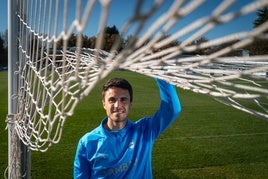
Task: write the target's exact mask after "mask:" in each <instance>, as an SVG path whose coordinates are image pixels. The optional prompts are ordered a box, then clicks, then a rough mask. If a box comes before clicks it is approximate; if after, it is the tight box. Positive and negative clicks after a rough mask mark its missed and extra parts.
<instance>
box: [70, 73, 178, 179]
mask: <svg viewBox="0 0 268 179" xmlns="http://www.w3.org/2000/svg"><path fill="white" fill-rule="evenodd" d="M156 82H157V84H158V88H159V90H160V97H161V104H160V108H159V109H158V110H157V111H156V113H155V114H154V115H153V116H151V117H144V118H142V119H140V120H138V121H136V122H134V123H133V122H131V121H130V120H129V119H128V113H129V111H130V108H131V106H132V99H133V92H132V87H131V85H130V84H129V82H128V81H126V80H124V79H121V78H113V79H110V80H108V81H107V82H106V83H105V84H104V86H103V90H102V103H103V107H104V109H105V110H106V114H107V117H106V118H104V119H103V120H102V122H101V124H100V126H99V127H97V128H96V129H94V130H93V131H91V132H89V133H87V134H85V135H84V136H83V137H82V138H81V139H80V141H79V143H78V146H77V151H76V155H75V160H74V178H146V179H147V178H152V166H151V160H152V147H153V143H154V141H155V140H156V138H157V137H158V136H159V135H160V134H161V133H162V132H163V131H164V130H165V129H166V128H167V127H168V126H169V125H170V124H171V123H172V122H173V121H174V120H175V119H176V118H177V116H178V115H179V114H180V112H181V105H180V101H179V99H178V96H177V93H176V89H175V87H174V86H173V85H170V84H168V83H167V82H165V81H162V80H159V79H156Z"/></svg>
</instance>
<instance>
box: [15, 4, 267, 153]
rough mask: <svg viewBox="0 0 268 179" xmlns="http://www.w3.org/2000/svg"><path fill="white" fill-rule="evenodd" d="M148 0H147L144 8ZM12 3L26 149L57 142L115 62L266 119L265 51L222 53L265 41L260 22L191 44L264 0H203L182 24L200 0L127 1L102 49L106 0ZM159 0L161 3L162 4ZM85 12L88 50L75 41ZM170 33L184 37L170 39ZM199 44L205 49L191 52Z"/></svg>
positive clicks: (21, 132) (20, 122) (19, 130)
mask: <svg viewBox="0 0 268 179" xmlns="http://www.w3.org/2000/svg"><path fill="white" fill-rule="evenodd" d="M148 2H150V3H151V4H150V6H146V8H145V4H147V3H148ZM168 2H169V3H168ZM17 3H18V12H14V13H17V17H18V21H19V23H20V25H19V28H20V30H19V37H18V41H19V47H18V48H19V71H18V72H16V73H17V74H18V78H19V94H18V96H17V97H18V101H19V104H18V105H19V108H18V112H17V115H16V121H15V126H16V131H17V133H18V134H19V137H20V138H21V140H22V141H23V142H24V143H25V144H26V145H28V146H30V148H31V149H32V150H40V151H46V150H47V149H48V147H49V146H51V145H52V144H54V143H57V142H59V140H60V138H61V134H62V127H63V125H64V122H65V120H66V118H67V117H68V116H71V115H72V114H73V111H74V108H75V106H76V105H77V104H78V102H79V101H80V100H81V99H83V97H84V96H86V95H88V94H89V93H90V91H91V90H92V89H93V88H94V86H95V84H96V83H97V82H98V81H100V80H101V79H103V78H104V77H106V76H107V75H108V74H109V73H110V72H112V71H113V70H115V69H119V68H121V69H126V70H130V71H135V72H138V73H142V74H145V75H148V76H151V77H158V78H162V79H164V80H167V81H169V82H171V83H173V84H175V85H176V86H178V87H181V88H183V89H187V90H192V91H194V92H198V93H203V94H207V95H210V96H212V97H214V98H216V99H217V100H220V101H222V102H224V103H225V104H228V105H231V106H233V107H235V108H238V109H240V110H243V111H246V112H249V113H251V114H253V115H256V116H258V117H261V118H263V119H266V120H267V119H268V108H267V106H268V104H267V103H268V99H267V98H268V88H267V87H268V83H267V72H268V54H261V55H258V56H247V55H244V56H241V55H240V56H234V55H231V56H228V55H227V54H229V53H230V52H234V51H241V52H244V51H243V50H241V49H243V48H244V47H246V46H247V45H249V44H252V43H254V42H256V41H257V40H258V39H266V40H267V39H268V34H267V31H268V22H266V23H263V24H262V25H260V26H258V27H257V28H254V29H253V30H251V31H241V32H237V33H232V34H231V35H227V36H220V37H218V38H216V39H212V40H208V41H203V42H201V43H193V42H196V40H197V39H199V38H200V37H205V36H206V34H207V33H209V32H211V31H213V30H214V29H215V28H217V27H218V26H220V25H221V24H225V23H228V22H230V21H234V20H235V19H237V18H240V17H242V16H245V15H247V14H249V13H252V12H256V11H257V10H258V9H260V8H262V7H265V6H267V5H268V1H266V0H263V1H261V0H260V1H252V2H251V3H249V4H244V5H243V6H241V7H240V8H239V9H235V10H233V9H232V8H231V7H232V4H233V3H235V1H220V2H219V3H218V5H217V6H216V7H211V8H209V7H208V10H207V14H206V15H204V16H201V17H199V18H196V19H194V20H193V21H190V22H188V24H186V25H184V26H183V27H182V28H178V27H177V25H178V24H180V22H181V21H183V20H184V19H185V18H187V16H188V15H189V14H192V13H195V12H197V11H198V8H199V7H200V6H202V5H204V4H205V1H203V0H193V1H186V2H184V1H181V0H177V1H174V2H173V3H170V1H161V0H156V1H143V0H140V1H139V0H137V1H131V3H134V4H133V6H134V7H135V8H134V10H133V11H130V12H129V18H128V19H127V21H126V22H125V23H124V26H123V27H122V28H120V29H121V30H120V38H118V39H117V40H116V41H115V43H114V44H113V45H112V49H111V50H110V52H109V53H108V52H105V51H103V50H98V49H101V47H102V46H103V45H104V43H105V30H104V29H105V27H106V26H107V21H108V18H109V9H110V7H111V6H112V5H113V3H115V2H114V1H108V0H107V1H105V0H100V1H94V0H91V1H87V3H86V4H84V1H79V0H77V1H76V8H73V9H71V8H70V4H71V2H70V1H68V0H66V1H60V0H58V1H54V0H50V1H49V0H47V1H46V0H44V1H42V0H40V1H35V0H28V1H18V2H17ZM120 3H130V2H128V1H124V0H122V1H121V2H120ZM166 3H168V4H169V7H168V8H166V9H165V11H162V8H163V7H166ZM122 7H124V6H122ZM96 9H97V12H98V13H99V15H98V16H97V17H96V13H94V12H96ZM71 11H72V12H73V11H75V13H74V14H75V16H73V17H72V16H71V15H70V14H71ZM93 19H98V24H95V26H96V25H97V26H98V29H100V30H99V31H98V37H97V40H96V45H95V49H90V48H83V43H82V41H83V34H84V33H86V29H87V27H88V26H90V25H92V24H91V23H90V22H91V20H92V21H93ZM70 22H71V23H70ZM248 23H252V22H248ZM148 24H149V27H148ZM95 26H94V27H93V26H92V28H95ZM174 29H175V31H174ZM171 30H173V32H172V33H170V32H171ZM130 31H131V32H133V33H131V38H129V40H128V43H127V44H125V46H124V47H123V48H122V49H120V48H121V46H120V45H121V42H122V41H121V40H122V38H126V36H127V35H129V33H130ZM73 33H74V34H77V35H76V36H75V37H76V45H75V47H72V48H70V47H69V45H68V43H69V42H70V38H71V37H72V35H73ZM96 35H97V34H96ZM178 39H184V40H183V41H182V42H181V43H177V44H174V42H175V41H177V40H178ZM60 43H61V45H59V44H60ZM106 43H107V42H106ZM170 44H173V45H170ZM223 45H225V46H224V47H223V48H220V49H217V48H216V47H218V46H223ZM59 47H61V48H59ZM207 49H210V52H208V53H205V54H201V55H197V54H196V52H199V51H206V50H207ZM212 50H214V51H212ZM152 51H153V53H151V52H152ZM193 53H195V55H189V54H193Z"/></svg>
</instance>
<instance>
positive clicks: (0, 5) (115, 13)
mask: <svg viewBox="0 0 268 179" xmlns="http://www.w3.org/2000/svg"><path fill="white" fill-rule="evenodd" d="M7 1H8V0H1V1H0V15H1V17H2V22H1V23H0V32H1V33H2V32H4V31H5V30H6V29H7V26H8V24H7ZM28 1H31V0H28ZM151 1H152V0H144V2H145V6H144V8H143V10H146V9H147V8H148V6H150V5H151ZM252 1H253V0H237V1H236V2H235V3H234V4H233V5H232V6H231V7H230V10H236V9H239V8H240V7H241V5H244V4H247V3H249V2H252ZM35 2H36V1H35ZM53 2H56V1H53ZM60 2H63V0H60ZM172 2H173V1H172V0H165V3H164V5H163V6H162V7H161V9H160V10H159V11H157V13H156V16H157V14H158V13H161V12H162V11H165V10H167V9H169V8H170V6H171V4H172ZM186 2H189V0H186ZM219 2H222V1H221V0H207V1H206V2H205V3H203V5H201V6H200V7H199V8H197V9H196V10H195V11H194V12H193V13H190V14H189V15H187V16H186V17H184V18H182V19H181V21H180V22H179V23H178V24H177V25H176V26H174V28H172V29H171V30H170V31H169V32H168V33H170V34H171V33H174V32H176V31H178V30H180V29H182V28H183V27H185V26H186V25H188V24H189V23H190V22H193V21H194V20H196V19H197V18H200V17H203V16H204V15H208V14H211V12H212V11H213V10H214V9H215V7H216V6H217V4H219ZM86 4H87V0H82V6H81V7H82V8H81V9H82V11H81V13H80V14H81V15H82V14H83V12H84V8H85V7H86ZM54 7H55V6H54ZM75 7H76V0H70V1H69V6H68V23H67V24H68V25H67V29H68V27H70V25H71V23H72V22H73V19H74V17H75V15H76V10H75ZM134 7H135V6H134V0H128V1H126V0H113V2H112V6H111V9H110V13H109V18H108V22H107V26H110V27H111V26H113V25H115V26H116V27H117V28H118V30H120V29H121V28H122V25H123V23H124V22H125V21H126V20H127V19H128V18H129V17H130V16H131V12H133V9H134ZM33 9H36V8H33ZM59 9H63V6H60V7H59ZM54 10H55V9H54ZM36 12H37V13H36V14H33V16H34V17H38V15H40V14H41V13H39V12H41V10H40V9H39V10H37V11H36ZM100 12H101V9H100V7H99V5H98V3H97V5H95V6H94V9H93V11H92V14H91V16H90V18H89V21H88V24H87V27H86V28H85V30H84V34H86V35H88V36H96V34H97V33H98V22H99V18H100ZM40 16H41V15H40ZM58 16H59V19H63V18H62V17H63V10H61V11H60V14H59V15H58ZM256 17H257V15H256V13H251V14H249V15H247V16H244V17H242V18H239V19H237V20H235V21H233V22H232V23H228V24H225V25H220V26H218V27H217V28H216V29H214V30H212V31H211V32H209V33H207V34H205V37H206V38H207V39H214V38H217V37H219V36H223V35H228V34H231V33H234V32H237V31H245V30H251V29H252V28H253V21H254V20H255V19H256ZM154 18H155V16H153V18H151V20H150V21H149V23H148V25H147V26H146V28H145V29H144V31H145V30H147V29H148V28H150V23H152V22H153V20H155V19H154ZM36 19H37V20H36V22H34V23H37V21H38V18H36ZM62 22H63V21H62V20H59V21H58V26H59V28H58V32H57V33H58V34H59V32H61V30H62V24H63V23H62ZM32 23H33V22H32ZM36 26H37V25H36ZM40 27H41V28H40V29H42V28H43V29H46V32H47V31H48V29H49V27H48V25H47V24H45V23H43V24H42V23H41V26H40ZM136 27H137V26H135V25H134V26H133V27H132V28H130V30H129V32H128V33H129V34H131V33H133V32H134V29H135V28H136ZM50 29H51V30H50V32H52V31H53V30H52V29H54V26H51V27H50ZM183 38H184V39H185V38H187V36H184V37H182V39H179V40H180V41H183Z"/></svg>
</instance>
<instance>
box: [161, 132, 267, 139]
mask: <svg viewBox="0 0 268 179" xmlns="http://www.w3.org/2000/svg"><path fill="white" fill-rule="evenodd" d="M260 135H268V132H262V133H244V134H227V135H211V136H184V137H175V138H160V139H158V140H182V139H212V138H227V137H243V136H260Z"/></svg>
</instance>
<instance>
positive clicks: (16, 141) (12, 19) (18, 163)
mask: <svg viewBox="0 0 268 179" xmlns="http://www.w3.org/2000/svg"><path fill="white" fill-rule="evenodd" d="M24 2H26V1H24ZM18 7H19V6H18V4H17V1H16V0H10V1H8V42H9V43H8V114H9V115H8V116H7V128H8V167H7V175H8V178H9V179H13V178H30V171H31V169H30V167H31V165H30V162H31V150H30V148H29V147H28V146H26V145H25V144H24V143H23V142H22V141H21V140H20V138H19V136H18V134H17V131H16V129H15V122H14V121H15V120H16V114H17V113H18V98H17V97H16V95H17V94H18V89H19V88H18V84H19V82H18V70H19V65H18V62H19V60H18V59H19V51H18V37H19V36H18V33H19V23H18V18H17V16H16V12H17V8H18Z"/></svg>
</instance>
